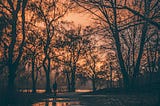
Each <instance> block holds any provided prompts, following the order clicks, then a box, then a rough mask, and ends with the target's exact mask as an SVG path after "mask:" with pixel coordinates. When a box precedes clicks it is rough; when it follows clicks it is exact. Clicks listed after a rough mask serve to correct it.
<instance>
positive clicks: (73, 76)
mask: <svg viewBox="0 0 160 106" xmlns="http://www.w3.org/2000/svg"><path fill="white" fill-rule="evenodd" d="M75 72H76V66H73V69H72V75H71V91H72V92H75Z"/></svg>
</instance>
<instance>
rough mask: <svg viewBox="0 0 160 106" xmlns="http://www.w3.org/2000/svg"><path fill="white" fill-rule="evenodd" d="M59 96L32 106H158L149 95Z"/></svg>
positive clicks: (68, 94) (77, 94) (67, 94)
mask: <svg viewBox="0 0 160 106" xmlns="http://www.w3.org/2000/svg"><path fill="white" fill-rule="evenodd" d="M79 94H80V93H66V94H59V95H57V98H54V97H53V98H47V99H42V100H41V101H40V102H37V103H34V104H32V106H156V102H155V99H156V98H154V96H149V95H79Z"/></svg>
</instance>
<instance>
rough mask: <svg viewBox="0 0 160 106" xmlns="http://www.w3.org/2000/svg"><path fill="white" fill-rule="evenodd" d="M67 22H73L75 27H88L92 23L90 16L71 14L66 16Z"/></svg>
mask: <svg viewBox="0 0 160 106" xmlns="http://www.w3.org/2000/svg"><path fill="white" fill-rule="evenodd" d="M65 20H67V21H73V22H74V23H75V25H82V26H88V25H90V24H91V23H92V22H91V18H90V17H89V15H87V14H82V13H69V14H67V15H66V17H65Z"/></svg>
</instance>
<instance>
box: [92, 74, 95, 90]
mask: <svg viewBox="0 0 160 106" xmlns="http://www.w3.org/2000/svg"><path fill="white" fill-rule="evenodd" d="M92 90H93V92H94V91H96V82H95V78H94V76H93V78H92Z"/></svg>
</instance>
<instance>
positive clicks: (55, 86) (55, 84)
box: [53, 81, 57, 96]
mask: <svg viewBox="0 0 160 106" xmlns="http://www.w3.org/2000/svg"><path fill="white" fill-rule="evenodd" d="M53 92H54V96H57V95H56V93H57V83H56V81H55V82H54V83H53Z"/></svg>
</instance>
